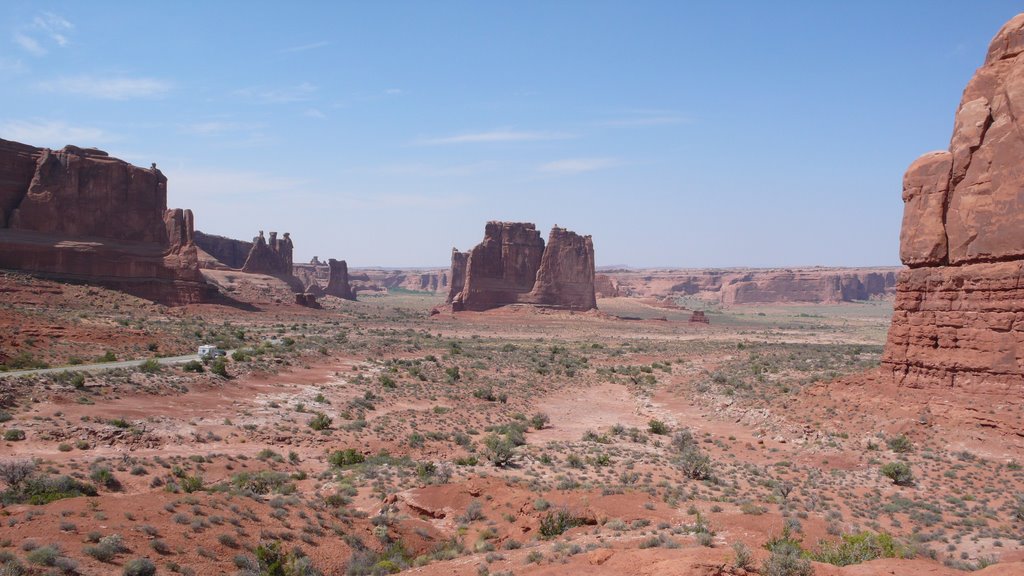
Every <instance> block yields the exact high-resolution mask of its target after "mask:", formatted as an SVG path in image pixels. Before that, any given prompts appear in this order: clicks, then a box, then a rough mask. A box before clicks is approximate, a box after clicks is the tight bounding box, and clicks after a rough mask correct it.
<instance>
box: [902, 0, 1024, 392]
mask: <svg viewBox="0 0 1024 576" xmlns="http://www.w3.org/2000/svg"><path fill="white" fill-rule="evenodd" d="M1022 106H1024V14H1021V15H1018V16H1016V17H1014V18H1013V19H1012V20H1011V21H1010V22H1009V23H1007V24H1006V25H1005V26H1004V27H1003V28H1002V30H1000V31H999V33H998V34H997V35H996V37H995V39H993V41H992V44H991V46H990V47H989V51H988V55H987V56H986V58H985V62H984V64H983V65H982V66H981V68H979V69H978V70H977V72H975V75H974V77H973V78H972V79H971V80H970V82H969V83H968V84H967V88H966V89H965V90H964V94H963V97H962V99H961V101H960V106H959V108H958V109H957V113H956V119H955V122H954V128H953V136H952V138H951V140H950V145H949V150H947V151H941V152H932V153H929V154H926V155H924V156H922V157H921V158H919V159H918V160H916V161H915V162H914V163H913V164H911V166H910V168H909V169H908V170H907V173H906V175H905V176H904V179H903V201H904V213H903V226H902V231H901V233H900V257H901V259H902V260H903V263H904V264H906V265H907V266H908V267H909V269H908V270H905V271H904V272H902V273H901V274H900V277H899V282H898V284H897V287H896V301H895V311H894V313H893V322H892V327H891V328H890V330H889V338H888V341H887V343H886V347H885V354H884V357H883V369H884V370H887V371H888V372H890V373H891V374H892V376H893V377H894V378H895V379H896V381H897V383H899V384H901V385H904V386H910V387H922V388H929V387H943V388H959V389H964V390H969V391H971V392H975V393H978V392H980V393H992V394H1005V393H1010V394H1011V395H1013V396H1014V397H1016V398H1017V399H1018V400H1019V399H1020V398H1021V394H1022V392H1024V170H1022V169H1021V167H1022V166H1024V120H1022V119H1021V118H1022V116H1021V114H1020V110H1021V107H1022Z"/></svg>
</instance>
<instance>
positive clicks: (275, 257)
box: [242, 230, 294, 277]
mask: <svg viewBox="0 0 1024 576" xmlns="http://www.w3.org/2000/svg"><path fill="white" fill-rule="evenodd" d="M293 250H294V247H293V245H292V239H291V236H290V235H289V234H288V233H287V232H285V233H284V236H283V237H281V238H278V237H277V232H271V233H270V241H269V242H268V241H267V239H266V238H264V237H263V230H260V235H259V236H257V237H255V238H253V240H252V249H251V250H249V255H248V256H247V257H246V259H245V264H243V265H242V272H246V273H248V274H267V275H269V276H281V277H290V276H291V275H292V252H293Z"/></svg>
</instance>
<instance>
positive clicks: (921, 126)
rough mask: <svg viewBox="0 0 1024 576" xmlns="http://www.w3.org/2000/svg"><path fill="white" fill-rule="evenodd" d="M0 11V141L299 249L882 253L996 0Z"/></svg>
mask: <svg viewBox="0 0 1024 576" xmlns="http://www.w3.org/2000/svg"><path fill="white" fill-rule="evenodd" d="M103 5H104V3H103V2H100V3H98V4H97V3H89V4H81V3H68V2H28V1H21V0H15V1H11V2H6V3H4V5H3V6H2V7H0V14H2V15H3V22H4V26H3V29H2V30H0V45H2V46H3V49H2V50H0V78H2V79H3V82H4V83H5V88H6V89H5V90H4V93H3V95H2V96H0V102H2V103H3V112H0V138H5V139H9V140H16V141H19V142H25V143H28V144H32V145H36V146H47V147H54V148H58V147H61V146H64V145H66V144H75V145H78V146H83V147H92V146H95V147H98V148H101V149H103V150H106V151H108V152H109V153H110V154H111V155H113V156H116V157H119V158H122V159H125V160H128V161H130V162H132V163H134V164H138V165H141V166H149V164H150V163H151V162H156V163H157V164H158V166H159V167H160V169H161V170H163V172H164V173H165V174H166V175H167V177H168V179H169V184H168V204H169V205H170V206H171V207H182V208H191V209H192V210H193V211H194V212H195V215H196V227H197V229H199V230H202V231H204V232H207V233H210V234H218V235H223V236H228V237H233V238H239V239H245V240H248V239H251V238H252V237H253V236H255V235H256V233H257V232H258V231H259V230H265V231H268V232H269V231H271V230H275V231H278V232H282V233H283V232H290V233H291V235H292V238H293V240H294V242H295V261H296V262H308V261H309V260H310V259H311V258H312V257H313V256H314V255H316V256H318V257H319V258H321V259H322V260H326V259H327V258H337V259H344V260H346V261H347V262H348V263H349V265H350V266H352V267H353V268H369V267H388V268H444V267H446V266H447V265H448V264H447V259H448V255H449V254H450V250H451V248H452V247H453V246H455V247H458V248H459V249H460V250H468V249H470V248H472V246H474V245H475V244H477V243H478V242H479V241H480V240H481V238H482V237H483V231H484V224H485V223H486V222H487V221H488V220H509V221H527V222H534V223H535V224H537V227H538V229H539V230H541V234H542V236H543V237H544V238H545V239H546V238H547V231H548V230H549V229H550V228H551V226H552V225H554V224H556V223H557V224H558V225H560V226H564V227H567V228H569V229H571V230H574V231H576V232H578V233H581V234H589V235H591V236H592V237H593V239H594V244H595V253H596V259H597V264H598V266H607V265H608V264H609V263H621V262H628V265H629V266H630V267H634V268H736V267H756V268H764V267H775V268H778V267H808V266H829V267H872V266H896V265H899V259H898V240H899V227H900V220H901V217H902V201H901V199H900V191H901V181H902V175H903V172H904V170H905V169H906V167H907V166H908V165H909V164H910V162H911V161H913V160H914V159H915V158H916V157H918V156H919V155H921V154H923V153H925V152H928V151H931V150H936V149H944V148H946V147H947V145H948V142H949V137H950V134H951V133H952V127H953V116H954V113H955V111H956V107H957V105H958V102H959V99H960V95H961V93H962V90H963V86H964V85H965V84H966V82H967V80H968V79H969V78H970V76H971V75H972V74H973V72H974V70H975V69H976V68H977V67H978V66H980V65H981V63H982V61H983V59H984V56H985V52H986V49H987V46H988V43H989V41H990V40H991V38H992V36H993V35H994V34H995V33H996V32H997V31H998V29H999V27H1000V26H1001V25H1002V24H1003V23H1004V22H1005V21H1006V20H1008V19H1009V18H1010V17H1012V16H1013V15H1014V14H1016V13H1017V11H1018V9H1019V6H1018V5H1017V4H1016V3H1012V2H1007V1H995V0H993V1H987V2H977V3H972V4H971V5H970V6H964V5H962V4H956V3H933V2H923V1H921V2H901V3H886V2H866V3H865V2H862V3H856V4H855V5H833V4H826V3H810V2H807V3H792V4H787V5H783V6H776V5H769V4H764V3H755V2H746V3H732V4H730V5H728V6H727V7H723V6H718V5H685V4H684V3H676V2H641V3H620V2H559V3H548V2H531V3H521V4H479V3H469V2H445V3H439V4H426V3H411V2H408V3H389V4H386V5H385V4H356V3H345V4H341V3H338V4H335V3H330V4H307V5H302V4H299V5H280V6H277V5H263V6H259V7H258V8H253V6H252V4H251V3H241V2H223V3H212V4H210V5H191V4H184V3H183V4H176V5H160V4H144V3H140V4H131V3H117V4H113V3H111V4H110V6H111V7H114V6H116V9H97V6H103Z"/></svg>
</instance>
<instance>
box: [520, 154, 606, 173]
mask: <svg viewBox="0 0 1024 576" xmlns="http://www.w3.org/2000/svg"><path fill="white" fill-rule="evenodd" d="M620 164H622V162H621V161H620V160H618V159H616V158H565V159H563V160H555V161H553V162H547V163H545V164H541V165H540V166H539V167H538V168H537V169H538V170H539V171H540V172H544V173H546V174H582V173H584V172H595V171H597V170H605V169H607V168H612V167H614V166H618V165H620Z"/></svg>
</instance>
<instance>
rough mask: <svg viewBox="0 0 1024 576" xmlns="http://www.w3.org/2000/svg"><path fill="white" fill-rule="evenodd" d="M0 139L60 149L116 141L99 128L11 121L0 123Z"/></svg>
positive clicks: (31, 121)
mask: <svg viewBox="0 0 1024 576" xmlns="http://www.w3.org/2000/svg"><path fill="white" fill-rule="evenodd" d="M0 138H4V139H5V140H15V141H17V142H24V143H25V144H32V145H33V146H46V147H49V148H61V147H63V146H65V145H67V144H75V145H78V146H92V145H95V144H103V143H106V142H110V141H113V140H116V137H115V136H114V135H113V134H110V133H109V132H106V131H105V130H103V129H101V128H95V127H92V126H80V125H73V124H68V123H67V122H63V121H61V120H11V121H8V122H3V123H0Z"/></svg>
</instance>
